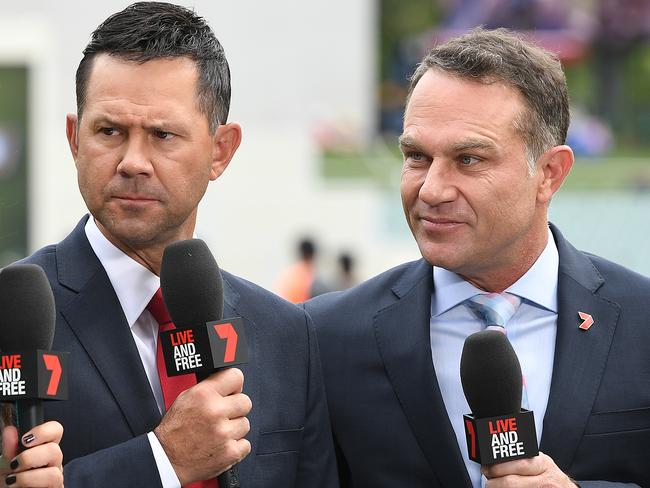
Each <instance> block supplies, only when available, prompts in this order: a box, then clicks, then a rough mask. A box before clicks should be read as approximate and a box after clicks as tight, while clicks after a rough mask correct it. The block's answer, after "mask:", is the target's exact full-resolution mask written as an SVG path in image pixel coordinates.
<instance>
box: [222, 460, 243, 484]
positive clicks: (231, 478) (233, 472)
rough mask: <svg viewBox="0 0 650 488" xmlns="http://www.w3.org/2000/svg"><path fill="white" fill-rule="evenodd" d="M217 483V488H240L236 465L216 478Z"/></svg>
mask: <svg viewBox="0 0 650 488" xmlns="http://www.w3.org/2000/svg"><path fill="white" fill-rule="evenodd" d="M217 481H218V482H219V488H240V487H241V485H240V484H239V469H238V468H237V465H236V464H235V465H234V466H233V467H231V468H230V469H227V470H225V471H224V472H223V473H221V474H220V475H219V476H217Z"/></svg>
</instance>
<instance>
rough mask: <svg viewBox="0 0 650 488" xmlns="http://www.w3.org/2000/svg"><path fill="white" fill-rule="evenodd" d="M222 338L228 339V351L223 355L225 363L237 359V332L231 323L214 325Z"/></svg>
mask: <svg viewBox="0 0 650 488" xmlns="http://www.w3.org/2000/svg"><path fill="white" fill-rule="evenodd" d="M214 330H216V331H217V334H218V335H219V338H220V339H225V340H226V353H225V354H224V356H223V362H224V363H231V362H233V361H234V360H235V356H236V353H237V332H236V331H235V328H234V327H233V326H232V324H231V323H227V324H218V325H215V326H214Z"/></svg>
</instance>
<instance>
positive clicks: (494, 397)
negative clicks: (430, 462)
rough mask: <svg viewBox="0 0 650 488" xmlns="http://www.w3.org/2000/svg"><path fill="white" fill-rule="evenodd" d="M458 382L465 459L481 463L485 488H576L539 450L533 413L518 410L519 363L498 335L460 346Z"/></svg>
mask: <svg viewBox="0 0 650 488" xmlns="http://www.w3.org/2000/svg"><path fill="white" fill-rule="evenodd" d="M460 377H461V383H462V386H463V392H464V393H465V397H466V398H467V403H468V404H469V406H470V408H471V409H472V414H471V415H464V424H465V435H466V438H467V449H468V453H469V458H470V459H471V460H473V461H476V462H478V463H480V464H481V465H482V466H481V472H482V473H483V475H484V476H485V477H486V478H487V479H488V483H487V487H489V488H499V487H512V486H521V487H527V486H530V487H534V486H549V487H575V486H576V484H575V483H573V481H571V479H570V478H569V477H568V476H567V475H566V474H564V473H563V472H562V471H561V470H560V469H559V468H558V467H557V465H556V464H555V463H554V462H553V460H552V459H551V458H550V457H549V456H547V455H545V454H543V453H540V452H539V451H538V447H537V437H536V433H535V420H534V417H533V412H532V411H530V410H525V409H522V408H521V397H522V374H521V366H520V364H519V359H518V358H517V354H516V353H515V351H514V349H513V348H512V345H511V344H510V341H509V340H508V338H507V337H506V336H505V335H504V334H502V333H501V332H497V331H494V330H483V331H481V332H477V333H475V334H472V335H470V336H469V337H468V338H467V339H466V340H465V344H464V346H463V352H462V355H461V360H460Z"/></svg>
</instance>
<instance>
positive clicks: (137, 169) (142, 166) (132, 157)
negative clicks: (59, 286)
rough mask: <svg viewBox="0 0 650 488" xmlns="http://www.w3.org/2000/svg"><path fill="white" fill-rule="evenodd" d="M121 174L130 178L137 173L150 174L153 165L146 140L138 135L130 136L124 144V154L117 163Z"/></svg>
mask: <svg viewBox="0 0 650 488" xmlns="http://www.w3.org/2000/svg"><path fill="white" fill-rule="evenodd" d="M117 171H118V173H119V174H120V175H121V176H124V177H126V178H131V177H134V176H137V175H144V176H151V175H152V174H153V165H152V164H151V155H150V153H149V150H148V146H147V143H146V141H144V140H141V138H139V137H130V138H129V139H128V141H127V142H126V144H125V145H124V154H123V155H122V159H121V161H120V162H119V164H118V165H117Z"/></svg>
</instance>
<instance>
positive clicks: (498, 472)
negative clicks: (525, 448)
mask: <svg viewBox="0 0 650 488" xmlns="http://www.w3.org/2000/svg"><path fill="white" fill-rule="evenodd" d="M544 469H545V462H544V459H543V458H542V457H541V455H540V456H535V457H532V458H528V459H517V460H516V461H508V462H505V463H499V464H492V465H489V466H481V473H483V475H484V476H485V477H486V478H487V479H492V478H503V477H505V476H509V475H519V476H537V475H539V474H541V473H542V472H543V471H544ZM506 486H507V485H506Z"/></svg>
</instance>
